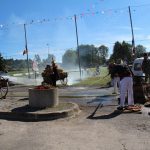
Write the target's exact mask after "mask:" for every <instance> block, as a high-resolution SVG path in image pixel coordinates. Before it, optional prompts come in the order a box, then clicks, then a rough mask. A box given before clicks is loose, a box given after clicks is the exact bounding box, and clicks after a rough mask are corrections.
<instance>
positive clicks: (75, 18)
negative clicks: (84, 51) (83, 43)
mask: <svg viewBox="0 0 150 150" xmlns="http://www.w3.org/2000/svg"><path fill="white" fill-rule="evenodd" d="M74 20H75V28H76V40H77V53H78V63H79V71H80V80H81V63H80V52H79V42H78V28H77V17H76V15H74Z"/></svg>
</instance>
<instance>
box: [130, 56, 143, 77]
mask: <svg viewBox="0 0 150 150" xmlns="http://www.w3.org/2000/svg"><path fill="white" fill-rule="evenodd" d="M143 59H144V58H143V57H141V58H136V59H135V60H134V62H133V65H132V72H133V74H134V75H135V76H145V74H144V73H143V71H142V63H143Z"/></svg>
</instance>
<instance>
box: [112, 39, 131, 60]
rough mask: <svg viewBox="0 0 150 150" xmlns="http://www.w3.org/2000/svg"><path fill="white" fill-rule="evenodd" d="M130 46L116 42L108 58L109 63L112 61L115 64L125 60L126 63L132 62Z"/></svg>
mask: <svg viewBox="0 0 150 150" xmlns="http://www.w3.org/2000/svg"><path fill="white" fill-rule="evenodd" d="M131 48H132V46H131V44H129V43H126V42H125V41H123V42H122V43H120V42H118V41H117V42H116V43H115V45H114V48H113V54H112V55H111V57H110V61H112V60H114V62H117V61H118V60H127V61H128V62H131V61H132V52H131Z"/></svg>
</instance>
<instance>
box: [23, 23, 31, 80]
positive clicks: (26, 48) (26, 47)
mask: <svg viewBox="0 0 150 150" xmlns="http://www.w3.org/2000/svg"><path fill="white" fill-rule="evenodd" d="M24 33H25V50H26V54H27V67H28V78H30V70H29V56H28V46H27V33H26V24H24Z"/></svg>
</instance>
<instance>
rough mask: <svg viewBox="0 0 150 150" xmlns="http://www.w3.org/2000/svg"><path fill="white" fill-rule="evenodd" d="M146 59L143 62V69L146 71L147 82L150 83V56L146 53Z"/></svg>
mask: <svg viewBox="0 0 150 150" xmlns="http://www.w3.org/2000/svg"><path fill="white" fill-rule="evenodd" d="M143 57H144V60H143V62H142V70H143V73H145V82H146V83H147V82H148V83H150V59H149V58H148V54H147V53H144V55H143Z"/></svg>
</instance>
